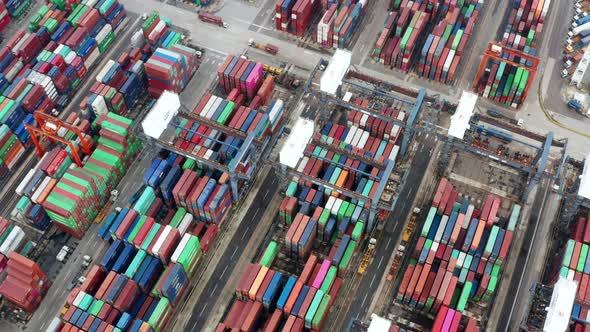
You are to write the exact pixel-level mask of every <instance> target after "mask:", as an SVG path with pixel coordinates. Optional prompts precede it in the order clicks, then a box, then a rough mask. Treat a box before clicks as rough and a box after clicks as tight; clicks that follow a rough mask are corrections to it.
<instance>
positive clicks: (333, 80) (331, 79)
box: [320, 49, 352, 95]
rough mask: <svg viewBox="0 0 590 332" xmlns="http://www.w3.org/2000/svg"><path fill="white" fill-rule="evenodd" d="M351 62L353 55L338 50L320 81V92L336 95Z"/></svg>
mask: <svg viewBox="0 0 590 332" xmlns="http://www.w3.org/2000/svg"><path fill="white" fill-rule="evenodd" d="M351 61H352V53H350V52H349V51H346V50H341V49H338V50H336V52H335V53H334V56H333V57H332V60H331V61H330V64H328V67H327V68H326V71H324V74H323V75H322V78H321V79H320V90H321V91H322V92H324V93H328V94H332V95H333V94H336V91H337V90H338V87H339V86H340V85H341V84H342V79H343V78H344V75H346V72H348V68H349V67H350V62H351Z"/></svg>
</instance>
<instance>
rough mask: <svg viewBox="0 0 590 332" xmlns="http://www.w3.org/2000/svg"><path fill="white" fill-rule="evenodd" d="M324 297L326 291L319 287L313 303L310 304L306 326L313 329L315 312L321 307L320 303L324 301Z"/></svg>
mask: <svg viewBox="0 0 590 332" xmlns="http://www.w3.org/2000/svg"><path fill="white" fill-rule="evenodd" d="M323 299H324V292H323V291H322V290H321V289H319V290H318V291H317V292H316V293H315V295H314V297H313V300H312V301H311V305H310V306H309V308H308V309H307V313H306V314H305V327H307V328H309V329H311V325H312V322H313V317H314V316H315V313H316V312H317V310H318V308H319V307H320V303H321V302H322V300H323Z"/></svg>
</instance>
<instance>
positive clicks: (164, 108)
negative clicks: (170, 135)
mask: <svg viewBox="0 0 590 332" xmlns="http://www.w3.org/2000/svg"><path fill="white" fill-rule="evenodd" d="M179 109H180V98H179V97H178V94H176V93H173V92H170V91H164V93H162V95H161V96H160V98H158V101H157V102H156V104H155V105H154V107H152V109H151V110H150V111H149V113H148V114H147V115H146V117H145V119H143V121H142V122H141V127H142V128H143V132H144V133H145V134H146V135H147V136H150V137H153V138H155V139H158V138H160V136H161V135H162V133H163V132H164V130H166V127H168V124H169V123H170V121H172V118H174V117H175V116H176V114H178V110H179Z"/></svg>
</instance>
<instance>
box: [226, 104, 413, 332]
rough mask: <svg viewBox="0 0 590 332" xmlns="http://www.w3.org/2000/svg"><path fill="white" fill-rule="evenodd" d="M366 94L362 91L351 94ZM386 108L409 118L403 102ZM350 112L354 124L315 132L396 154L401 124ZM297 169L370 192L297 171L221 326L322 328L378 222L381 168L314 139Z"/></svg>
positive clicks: (370, 153)
mask: <svg viewBox="0 0 590 332" xmlns="http://www.w3.org/2000/svg"><path fill="white" fill-rule="evenodd" d="M365 102H368V101H367V100H365V99H363V98H356V99H355V100H354V101H353V103H356V104H359V105H361V104H363V103H365ZM381 112H382V113H383V114H384V116H389V117H392V118H397V119H399V120H400V121H403V120H404V118H405V115H404V112H403V111H401V105H398V104H395V105H393V106H392V107H386V108H385V109H383V110H382V111H381ZM347 120H348V125H339V124H335V123H334V124H333V123H326V124H324V125H323V126H322V127H321V131H320V132H319V133H317V134H316V135H315V136H314V137H315V139H317V140H320V141H322V142H323V143H324V144H327V145H333V146H334V147H338V148H342V149H346V150H348V151H349V153H350V154H355V153H358V154H360V155H362V156H365V157H367V158H371V159H374V160H375V161H376V162H381V163H382V162H384V161H385V160H387V159H389V160H391V161H392V162H395V159H396V156H397V152H396V151H397V150H398V149H399V147H398V146H396V145H395V143H396V141H397V139H398V138H399V136H400V135H401V130H400V128H398V127H395V126H393V125H392V124H391V123H388V122H385V121H381V120H378V119H376V118H374V117H367V116H364V115H363V114H361V113H358V112H354V111H353V112H350V113H349V114H348V117H347ZM339 165H343V166H342V167H341V166H339ZM344 165H345V166H344ZM355 170H356V171H355ZM297 171H299V172H302V173H304V174H307V175H309V176H310V177H313V178H317V179H318V180H323V181H325V182H328V183H330V185H332V186H335V187H339V188H342V189H347V190H350V191H354V192H356V193H358V194H359V195H360V196H364V197H366V200H360V199H351V198H349V197H346V196H344V195H342V194H339V193H337V192H335V191H331V190H329V189H326V188H324V187H319V186H317V185H316V184H313V183H310V182H307V181H305V180H303V179H298V178H293V180H292V181H291V182H290V183H289V185H288V187H287V189H286V191H285V197H284V198H283V200H282V202H281V205H280V208H279V214H278V222H279V223H280V224H281V227H280V229H281V231H279V232H277V234H275V235H274V241H271V242H270V243H269V244H268V246H267V247H266V249H265V250H264V252H263V254H262V256H261V259H260V261H259V263H251V264H250V265H248V267H247V268H246V270H245V271H243V273H242V277H241V278H240V280H239V282H238V284H237V286H236V299H235V301H234V302H233V303H232V305H231V309H230V310H229V313H228V314H227V315H226V317H225V318H224V319H223V320H222V322H221V323H219V324H218V326H217V331H224V330H227V329H230V328H231V329H234V328H235V329H241V330H243V331H254V330H256V329H262V330H264V331H275V330H276V329H277V328H278V327H279V326H283V330H285V331H301V330H303V329H310V330H312V331H320V330H321V329H322V327H323V325H324V322H325V320H326V317H327V314H328V312H329V311H330V307H331V306H332V304H333V303H334V301H335V300H336V298H337V294H338V291H339V289H340V287H341V286H342V284H343V282H344V280H343V278H344V276H345V275H346V274H347V272H349V271H350V268H351V266H352V260H353V257H354V254H355V252H356V251H357V248H358V244H359V243H360V241H361V240H362V239H363V237H364V236H365V234H366V233H367V232H368V231H370V229H371V227H372V226H371V221H370V220H369V210H368V208H369V204H370V203H369V202H370V201H371V198H372V197H373V196H374V195H375V192H376V189H377V187H378V183H379V182H378V179H380V178H379V175H380V172H381V171H380V170H379V169H378V168H377V167H373V166H371V165H366V164H364V163H362V162H359V160H356V159H353V158H347V157H346V156H344V155H341V154H338V153H335V152H334V151H330V149H329V148H324V147H320V146H318V145H316V144H314V143H309V144H308V146H307V148H306V150H305V152H304V157H303V158H302V159H301V162H300V164H299V166H298V167H297ZM279 252H281V253H282V255H279ZM278 257H280V258H278ZM319 257H325V258H324V259H320V258H319Z"/></svg>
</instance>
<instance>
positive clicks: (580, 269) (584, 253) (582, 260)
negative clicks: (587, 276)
mask: <svg viewBox="0 0 590 332" xmlns="http://www.w3.org/2000/svg"><path fill="white" fill-rule="evenodd" d="M587 257H588V245H587V244H585V243H584V244H582V250H581V251H580V259H578V265H577V266H576V271H578V272H584V265H585V264H586V258H587Z"/></svg>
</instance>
